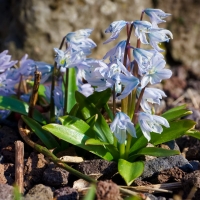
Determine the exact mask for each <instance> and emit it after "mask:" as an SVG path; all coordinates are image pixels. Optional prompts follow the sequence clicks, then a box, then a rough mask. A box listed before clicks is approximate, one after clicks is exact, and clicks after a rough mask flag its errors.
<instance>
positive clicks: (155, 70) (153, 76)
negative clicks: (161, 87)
mask: <svg viewBox="0 0 200 200" xmlns="http://www.w3.org/2000/svg"><path fill="white" fill-rule="evenodd" d="M165 64H166V62H165V60H164V59H162V58H160V57H157V56H153V58H152V59H151V63H150V66H149V68H148V70H147V71H146V74H145V75H144V76H143V77H142V80H141V87H142V88H144V87H145V86H146V85H147V84H148V83H151V84H157V83H160V82H161V81H162V80H163V79H168V78H170V77H171V75H172V71H171V70H170V69H164V67H165Z"/></svg>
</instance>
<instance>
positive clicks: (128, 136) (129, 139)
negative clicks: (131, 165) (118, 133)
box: [125, 134, 132, 159]
mask: <svg viewBox="0 0 200 200" xmlns="http://www.w3.org/2000/svg"><path fill="white" fill-rule="evenodd" d="M131 141H132V136H131V135H130V134H127V143H126V149H125V159H127V158H128V155H129V150H130V146H131Z"/></svg>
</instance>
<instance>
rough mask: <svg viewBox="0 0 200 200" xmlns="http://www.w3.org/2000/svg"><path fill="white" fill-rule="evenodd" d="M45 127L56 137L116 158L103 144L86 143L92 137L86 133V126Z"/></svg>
mask: <svg viewBox="0 0 200 200" xmlns="http://www.w3.org/2000/svg"><path fill="white" fill-rule="evenodd" d="M43 128H44V129H45V130H47V131H49V132H51V133H52V134H53V135H55V136H56V137H58V138H60V139H62V140H65V141H67V142H69V143H71V144H73V145H76V146H78V147H80V148H82V149H85V150H87V151H90V152H92V153H94V154H96V155H98V156H100V157H101V158H103V159H105V160H114V157H113V156H112V154H111V153H110V152H109V151H108V150H107V149H105V148H104V147H103V146H91V145H85V142H86V141H87V140H88V139H90V137H88V136H87V135H85V130H84V129H85V128H81V129H79V130H78V129H77V128H74V127H73V126H72V127H67V126H63V125H60V124H48V125H45V126H43ZM83 130H84V131H83Z"/></svg>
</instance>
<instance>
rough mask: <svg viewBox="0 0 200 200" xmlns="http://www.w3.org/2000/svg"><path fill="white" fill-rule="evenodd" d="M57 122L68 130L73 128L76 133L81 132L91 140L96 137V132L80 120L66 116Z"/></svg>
mask: <svg viewBox="0 0 200 200" xmlns="http://www.w3.org/2000/svg"><path fill="white" fill-rule="evenodd" d="M59 120H60V121H61V123H62V125H64V126H66V127H68V128H73V129H75V130H77V131H79V130H81V132H82V133H83V134H85V135H87V136H89V137H92V138H95V137H97V132H96V131H95V130H94V129H92V128H91V127H90V126H89V125H88V124H87V123H86V122H84V121H83V120H82V119H80V118H77V117H74V116H69V115H66V116H62V117H59Z"/></svg>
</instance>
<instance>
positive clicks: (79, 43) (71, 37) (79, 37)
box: [65, 29, 96, 55]
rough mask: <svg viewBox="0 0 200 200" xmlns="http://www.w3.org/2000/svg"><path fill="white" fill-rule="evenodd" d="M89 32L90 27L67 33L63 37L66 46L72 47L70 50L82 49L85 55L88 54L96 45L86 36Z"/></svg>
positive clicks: (90, 30)
mask: <svg viewBox="0 0 200 200" xmlns="http://www.w3.org/2000/svg"><path fill="white" fill-rule="evenodd" d="M91 32H92V29H80V30H78V31H75V32H71V33H68V34H67V35H66V37H65V38H66V41H67V44H68V48H70V49H72V51H80V50H82V51H83V52H84V54H85V55H89V54H90V53H91V49H93V48H94V47H96V44H95V43H94V41H93V40H91V39H90V38H88V37H89V36H90V34H91Z"/></svg>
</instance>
